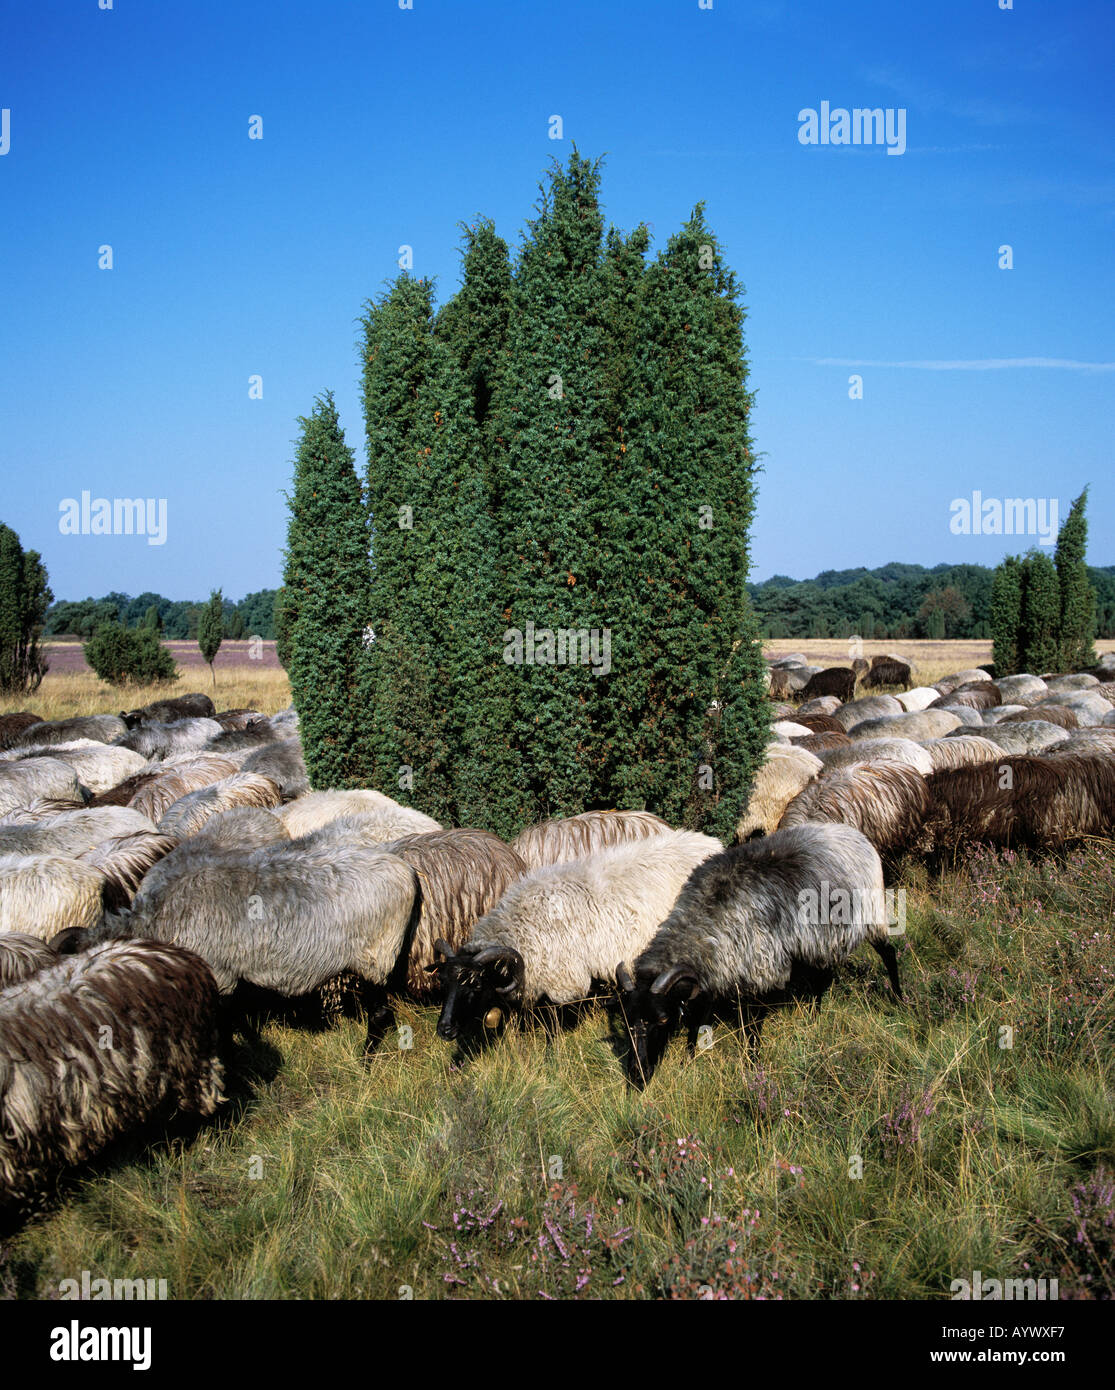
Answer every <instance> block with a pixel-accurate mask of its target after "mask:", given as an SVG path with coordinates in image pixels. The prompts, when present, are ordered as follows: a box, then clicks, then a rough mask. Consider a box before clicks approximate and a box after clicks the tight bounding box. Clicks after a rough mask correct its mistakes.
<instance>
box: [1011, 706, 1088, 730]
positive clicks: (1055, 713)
mask: <svg viewBox="0 0 1115 1390" xmlns="http://www.w3.org/2000/svg"><path fill="white" fill-rule="evenodd" d="M1035 719H1044V720H1045V722H1046V723H1047V724H1057V725H1059V726H1060V727H1061V728H1062V729H1078V728H1079V727H1080V721H1079V720H1078V719H1077V717H1076V715H1075V713H1074V712H1073V711H1072V710H1071V709H1067V708H1066V707H1065V706H1064V705H1033V706H1031V707H1030V708H1028V709H1020V710H1017V711H1015V712H1014V713H1012V714H1008V715H1005V716H1004V717H1003V720H1002V723H1004V724H1029V723H1031V722H1032V721H1033V720H1035Z"/></svg>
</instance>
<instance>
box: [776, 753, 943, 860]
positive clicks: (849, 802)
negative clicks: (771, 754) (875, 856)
mask: <svg viewBox="0 0 1115 1390" xmlns="http://www.w3.org/2000/svg"><path fill="white" fill-rule="evenodd" d="M928 810H929V793H928V791H927V790H926V787H925V778H924V777H923V776H922V775H921V773H920V772H916V771H915V770H914V769H913V768H912V767H907V766H906V765H905V764H903V763H889V762H881V763H849V764H848V765H846V766H845V767H840V768H835V769H833V770H832V771H829V770H827V769H826V771H825V775H824V776H823V777H819V778H818V779H817V781H816V782H812V783H810V785H809V786H808V787H806V788H805V790H804V791H802V792H799V794H798V795H797V796H795V797H794V799H793V801H791V802H790V804H789V806H787V807H786V811H785V814H784V815H783V817H782V820H781V822H780V823H779V827H778V828H779V829H780V830H786V829H789V828H790V827H791V826H795V825H805V824H807V823H818V822H824V823H826V824H830V825H851V826H854V827H855V829H856V830H859V831H861V832H862V833H863V834H864V835H866V836H867V838H868V839H869V840H870V841H871V843H872V844H873V845H874V846H875V848H876V849H877V850H878V851H879V853H880V854H894V853H897V852H899V851H901V850H904V849H907V848H909V847H911V846H912V845H913V844H914V842H915V839H916V837H917V835H918V833H919V831H920V830H921V827H922V823H923V822H924V820H925V816H926V812H927V811H928Z"/></svg>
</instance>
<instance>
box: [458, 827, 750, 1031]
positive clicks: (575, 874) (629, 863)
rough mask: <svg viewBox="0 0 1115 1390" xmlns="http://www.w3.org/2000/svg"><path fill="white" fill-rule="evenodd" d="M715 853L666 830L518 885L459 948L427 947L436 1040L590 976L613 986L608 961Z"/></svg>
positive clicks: (709, 842)
mask: <svg viewBox="0 0 1115 1390" xmlns="http://www.w3.org/2000/svg"><path fill="white" fill-rule="evenodd" d="M722 848H723V847H722V845H721V844H720V841H719V840H715V839H713V838H712V836H710V835H699V834H696V833H695V832H692V831H687V830H670V831H665V832H663V833H661V834H658V835H653V836H651V837H650V838H648V839H645V840H637V841H634V842H633V843H630V844H622V845H613V846H612V847H611V848H609V849H603V850H599V851H598V852H597V853H595V854H590V855H587V856H586V857H585V858H583V859H573V860H569V861H568V862H566V863H564V864H551V865H547V866H546V867H545V868H542V869H536V870H535V871H534V872H533V873H531V874H529V875H528V876H527V877H526V878H521V879H519V880H518V882H517V883H513V884H512V885H511V886H510V887H509V888H508V889H507V891H506V892H505V893H504V895H503V897H502V898H501V899H500V901H499V902H498V903H497V904H496V906H495V907H494V908H493V909H492V910H491V911H490V912H489V913H488V914H487V916H485V917H483V918H481V920H480V921H479V922H477V924H476V927H475V929H474V930H473V934H472V938H471V940H470V941H469V942H468V943H467V944H466V945H465V946H463V947H462V948H461V949H460V950H459V951H457V952H453V951H452V950H451V949H450V948H449V946H448V944H447V943H446V942H438V943H437V946H438V951H439V954H440V955H441V956H442V960H441V963H440V965H439V967H438V969H439V974H440V977H441V983H442V985H443V987H444V989H445V1004H444V1006H443V1008H442V1011H441V1017H440V1019H439V1020H438V1025H437V1031H438V1036H439V1037H442V1038H445V1039H447V1040H452V1039H453V1038H455V1037H456V1036H457V1035H458V1033H459V1031H460V1029H461V1026H462V1024H464V1025H465V1026H468V1025H470V1024H473V1023H475V1022H478V1021H479V1020H480V1019H485V1020H486V1021H487V1022H488V1024H489V1026H491V1025H492V1023H493V1021H494V1020H493V1019H492V1017H491V1015H492V1012H493V1011H494V1010H495V1011H499V1012H500V1013H503V1012H505V1011H510V1010H516V1009H522V1008H524V1007H530V1006H532V1005H535V1004H537V1003H539V1002H542V1001H546V1002H549V1003H551V1004H558V1005H560V1004H569V1003H572V1002H573V1001H574V1000H576V999H580V998H583V997H584V996H586V995H588V993H589V992H590V990H591V989H592V985H593V982H594V980H599V981H604V982H607V981H614V980H615V970H616V962H617V961H623V960H631V959H634V957H635V956H636V955H637V954H638V952H639V951H641V950H642V948H643V947H644V946H645V945H646V943H647V942H648V941H649V940H650V938H651V936H652V935H653V934H654V930H655V927H656V926H657V925H658V923H659V922H661V921H662V919H663V917H665V916H666V914H667V913H668V912H669V910H670V908H671V907H672V906H673V904H674V899H675V898H676V897H677V895H678V893H679V892H680V891H681V888H682V885H683V884H684V883H685V881H686V879H687V878H688V877H689V875H690V874H691V873H692V872H693V870H694V869H695V868H696V867H697V865H698V864H701V863H703V862H704V860H706V859H707V858H709V856H710V855H713V854H717V853H719V852H720V850H721V849H722Z"/></svg>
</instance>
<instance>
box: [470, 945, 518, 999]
mask: <svg viewBox="0 0 1115 1390" xmlns="http://www.w3.org/2000/svg"><path fill="white" fill-rule="evenodd" d="M472 964H473V965H474V966H475V967H476V968H477V969H483V968H484V967H485V966H488V965H496V964H499V965H502V966H505V967H506V968H507V970H508V971H509V972H510V975H511V980H510V982H509V983H508V984H506V985H496V993H497V994H504V995H514V994H521V993H522V992H523V983H524V981H525V978H526V966H525V965H524V964H523V958H522V956H521V955H519V953H518V951H516V950H515V949H514V948H513V947H511V946H486V947H485V948H484V950H483V951H481V952H480V954H479V955H478V956H477V957H476V959H475V960H474V961H473V962H472Z"/></svg>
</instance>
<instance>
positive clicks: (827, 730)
mask: <svg viewBox="0 0 1115 1390" xmlns="http://www.w3.org/2000/svg"><path fill="white" fill-rule="evenodd" d="M794 723H795V724H803V725H804V726H805V727H806V728H807V729H809V730H811V731H812V732H813V733H815V734H843V733H846V732H847V730H846V729H845V728H844V726H843V724H841V723H839V721H837V720H835V719H834V718H833V717H832V715H831V714H801V715H797V714H795V715H794Z"/></svg>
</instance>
